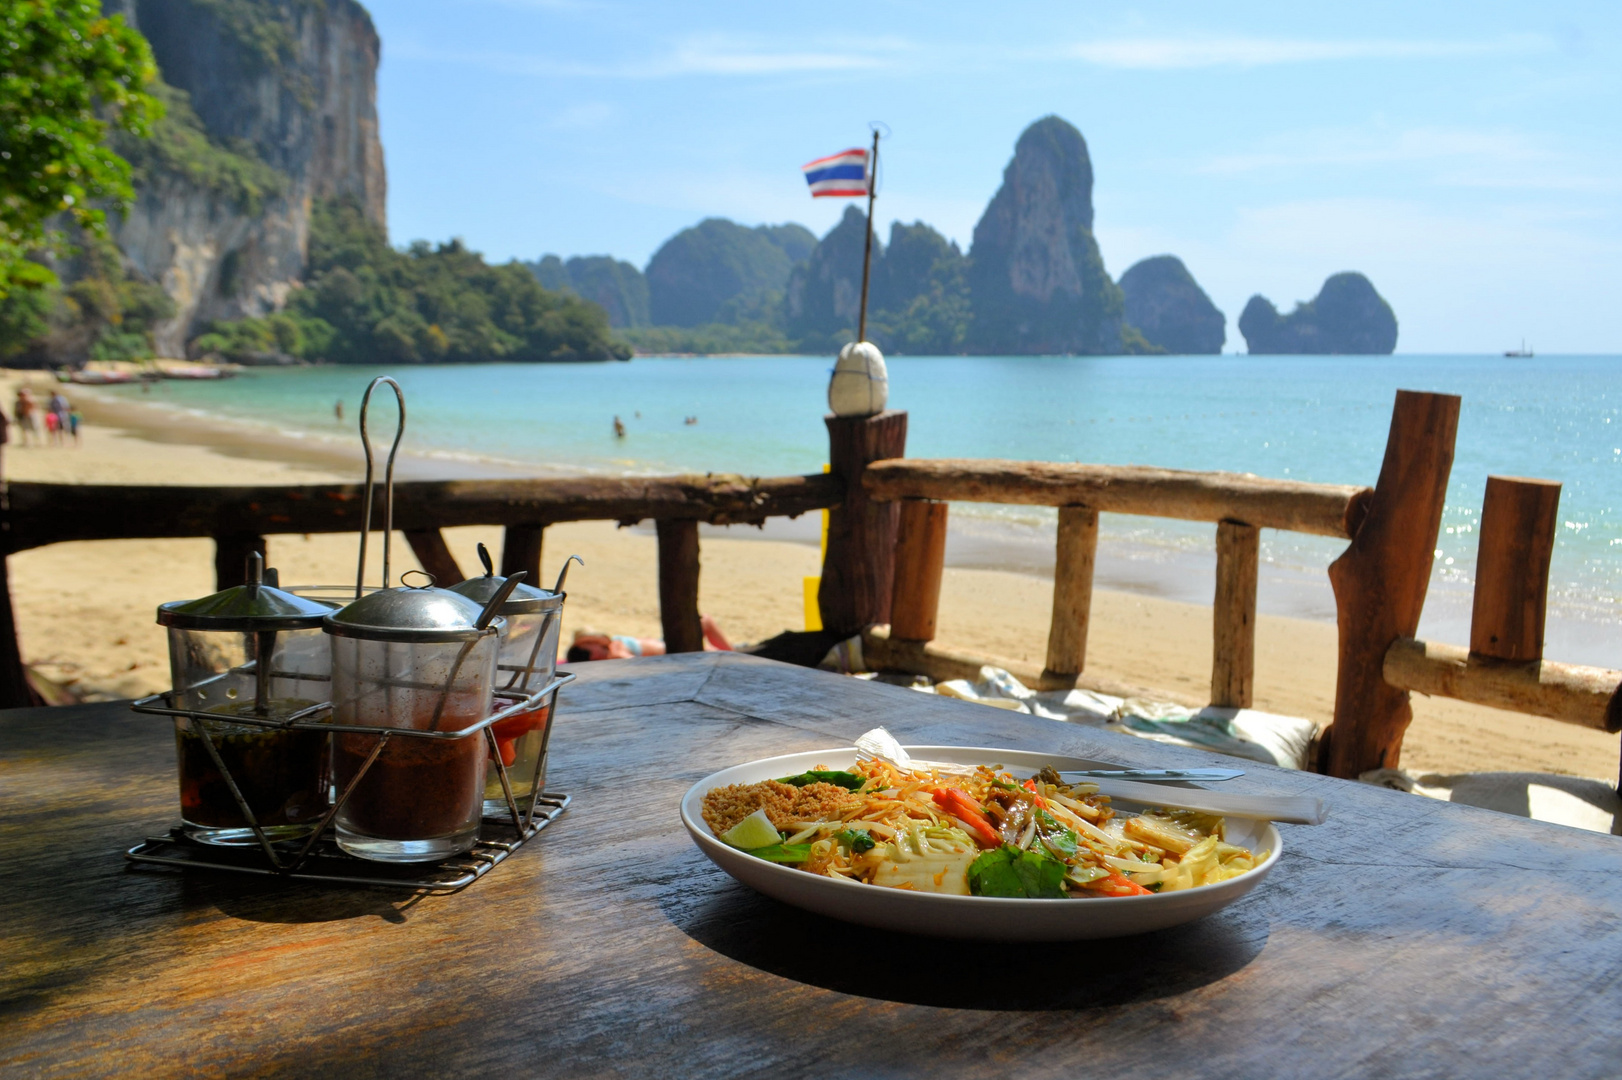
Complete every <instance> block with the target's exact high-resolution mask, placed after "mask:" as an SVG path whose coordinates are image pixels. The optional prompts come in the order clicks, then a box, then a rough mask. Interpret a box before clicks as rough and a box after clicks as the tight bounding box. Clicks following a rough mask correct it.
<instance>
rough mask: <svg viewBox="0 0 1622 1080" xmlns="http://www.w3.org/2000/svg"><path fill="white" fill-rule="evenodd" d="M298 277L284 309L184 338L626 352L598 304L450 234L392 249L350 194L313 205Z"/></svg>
mask: <svg viewBox="0 0 1622 1080" xmlns="http://www.w3.org/2000/svg"><path fill="white" fill-rule="evenodd" d="M306 281H307V282H308V284H307V285H306V286H305V287H304V288H302V289H299V290H297V291H295V292H294V293H293V295H292V296H291V297H290V298H289V301H288V305H287V310H286V311H285V312H282V313H280V314H278V315H271V316H268V317H266V318H262V319H242V320H238V321H235V322H230V323H216V324H215V325H214V326H212V327H211V328H210V329H209V332H208V333H207V334H204V335H202V336H201V337H199V338H198V339H197V340H196V341H195V342H194V343H193V346H194V349H195V350H200V351H212V352H218V353H219V354H221V355H223V356H227V357H232V358H247V357H250V356H251V354H254V353H268V352H283V353H287V354H289V355H292V356H297V357H300V358H302V359H306V360H330V361H333V362H336V363H355V364H362V363H364V364H401V363H404V364H415V363H427V362H434V361H445V362H460V361H481V360H613V359H624V358H625V357H628V356H629V355H630V350H629V349H628V348H627V347H626V346H625V345H623V344H622V343H620V342H616V341H615V340H613V338H612V337H610V335H609V330H608V318H607V316H606V315H605V314H604V313H603V310H602V308H600V307H598V306H597V305H595V304H591V303H587V302H586V301H584V300H581V299H579V298H578V297H574V296H566V295H561V294H559V293H555V292H548V291H547V290H546V289H543V288H542V287H541V286H540V284H539V283H538V282H537V281H536V280H535V277H534V275H533V274H531V273H530V272H529V271H528V270H526V269H525V268H524V267H523V265H522V264H520V263H517V262H513V263H508V264H507V265H505V266H490V265H488V264H487V263H485V261H484V259H483V257H482V256H480V255H479V254H478V253H477V252H473V251H469V250H467V248H465V247H464V246H463V245H462V243H461V241H459V240H452V241H450V242H449V243H446V244H438V245H431V244H429V243H428V242H427V241H424V240H419V241H417V242H416V243H414V244H412V245H411V246H410V248H409V249H408V250H406V251H399V250H396V249H395V248H392V247H390V246H389V243H388V240H387V238H386V237H385V236H384V233H383V229H382V227H381V226H379V225H377V224H376V223H374V222H372V221H369V220H367V218H366V216H365V214H364V213H362V211H361V209H360V207H359V206H357V205H356V204H354V203H353V202H348V201H343V202H324V203H317V204H316V205H315V207H314V208H313V211H312V214H311V218H310V261H309V267H308V270H307V273H306Z"/></svg>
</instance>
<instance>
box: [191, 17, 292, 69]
mask: <svg viewBox="0 0 1622 1080" xmlns="http://www.w3.org/2000/svg"><path fill="white" fill-rule="evenodd" d="M318 2H319V0H297V3H298V5H299V6H301V7H306V8H307V7H310V6H311V5H312V4H314V3H318ZM191 3H192V4H193V6H195V7H199V8H202V9H203V10H204V11H207V12H209V13H210V14H211V15H213V16H214V18H216V19H217V20H219V23H220V26H221V27H222V28H224V30H225V32H226V34H227V35H228V36H229V37H230V38H231V39H232V40H233V41H235V42H236V43H237V45H238V46H239V47H240V48H241V49H242V51H243V52H244V53H246V54H247V56H248V59H249V60H250V61H252V62H253V63H254V64H256V65H258V66H259V68H260V69H261V70H266V71H270V70H275V69H276V68H279V67H281V66H282V65H284V64H288V63H291V61H292V60H293V58H294V55H295V52H296V50H297V47H298V39H297V36H296V27H295V25H294V22H293V15H294V10H293V5H292V4H277V3H266V2H264V0H191Z"/></svg>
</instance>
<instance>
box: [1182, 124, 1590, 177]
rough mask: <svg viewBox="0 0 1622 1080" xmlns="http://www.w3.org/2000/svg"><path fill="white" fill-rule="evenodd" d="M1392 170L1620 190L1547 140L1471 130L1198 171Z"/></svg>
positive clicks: (1330, 143) (1270, 142)
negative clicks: (1421, 168)
mask: <svg viewBox="0 0 1622 1080" xmlns="http://www.w3.org/2000/svg"><path fill="white" fill-rule="evenodd" d="M1395 164H1405V165H1417V166H1425V165H1429V166H1432V167H1433V168H1434V169H1435V171H1433V172H1432V173H1431V174H1430V176H1429V181H1430V182H1431V183H1432V184H1436V185H1439V186H1443V187H1472V188H1498V189H1506V190H1507V189H1521V190H1544V191H1567V192H1580V191H1592V192H1605V191H1611V190H1614V189H1615V188H1616V187H1617V186H1618V185H1617V182H1616V181H1615V180H1612V179H1611V178H1609V177H1607V176H1603V175H1597V174H1595V173H1594V172H1593V171H1592V170H1591V169H1590V168H1588V166H1587V163H1584V162H1582V161H1580V160H1578V159H1576V158H1575V157H1573V156H1572V155H1571V154H1569V153H1567V152H1565V151H1563V150H1560V149H1557V148H1555V147H1553V146H1551V145H1549V143H1548V141H1547V140H1545V139H1543V138H1539V137H1533V136H1529V135H1527V134H1525V133H1523V132H1518V131H1508V130H1479V129H1469V128H1438V127H1423V128H1410V129H1407V130H1402V131H1392V130H1386V129H1367V128H1359V129H1351V128H1346V129H1323V130H1317V131H1295V132H1288V133H1284V134H1280V135H1276V136H1274V137H1272V138H1269V139H1267V140H1265V141H1264V142H1263V143H1262V144H1261V146H1260V147H1259V148H1257V149H1254V150H1247V151H1243V152H1240V153H1235V154H1225V155H1222V156H1220V157H1216V158H1212V159H1211V160H1209V161H1207V162H1205V163H1204V164H1202V165H1199V166H1197V167H1196V171H1197V172H1200V173H1204V174H1207V175H1228V176H1233V175H1244V174H1249V173H1258V172H1266V173H1275V174H1276V173H1278V172H1280V171H1281V170H1287V169H1302V168H1319V167H1334V168H1345V167H1348V166H1352V167H1356V166H1385V165H1395Z"/></svg>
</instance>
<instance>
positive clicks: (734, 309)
mask: <svg viewBox="0 0 1622 1080" xmlns="http://www.w3.org/2000/svg"><path fill="white" fill-rule="evenodd" d="M816 242H817V238H816V237H815V236H813V235H812V234H811V232H810V230H808V229H806V228H805V227H804V226H803V225H792V224H790V225H761V226H759V227H757V228H753V229H750V228H746V227H745V226H742V225H739V224H737V223H736V222H733V221H728V220H726V219H725V218H706V219H704V220H703V221H701V222H699V223H698V224H697V225H694V226H693V227H692V228H690V229H683V230H682V231H681V232H679V233H677V234H676V235H675V236H672V237H671V238H670V239H669V240H666V241H665V242H664V244H663V245H661V246H660V248H659V250H658V251H656V252H654V253H653V258H652V259H649V260H648V268H647V271H646V274H647V279H648V302H649V307H650V309H651V314H652V318H653V322H654V324H655V325H658V326H702V325H705V324H706V323H713V322H738V321H750V320H751V319H752V318H758V317H759V315H760V314H761V309H762V308H763V307H765V308H769V307H772V306H774V305H775V304H776V303H777V302H780V301H781V294H782V290H783V287H784V286H785V285H786V284H788V278H789V272H790V271H791V270H792V269H793V268H794V264H795V263H797V262H799V261H800V260H802V259H804V258H805V257H806V255H808V254H809V253H810V251H811V249H812V248H813V247H815V246H816ZM773 294H776V296H775V298H774V296H773ZM729 302H731V307H730V308H728V307H727V305H728V304H729Z"/></svg>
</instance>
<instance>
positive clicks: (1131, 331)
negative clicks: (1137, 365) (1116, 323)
mask: <svg viewBox="0 0 1622 1080" xmlns="http://www.w3.org/2000/svg"><path fill="white" fill-rule="evenodd" d="M1121 355H1122V356H1165V355H1166V350H1165V349H1164V348H1162V347H1161V346H1159V345H1156V344H1153V343H1152V342H1150V340H1149V339H1148V338H1146V337H1144V336H1143V331H1141V330H1139V329H1138V328H1137V327H1135V326H1124V325H1123V326H1122V327H1121Z"/></svg>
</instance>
